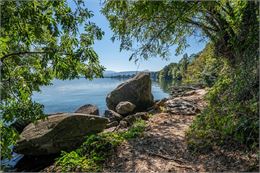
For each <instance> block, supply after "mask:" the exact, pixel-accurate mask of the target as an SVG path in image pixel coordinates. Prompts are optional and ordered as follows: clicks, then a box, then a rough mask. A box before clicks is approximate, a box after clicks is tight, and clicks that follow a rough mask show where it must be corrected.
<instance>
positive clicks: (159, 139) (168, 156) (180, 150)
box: [104, 90, 256, 172]
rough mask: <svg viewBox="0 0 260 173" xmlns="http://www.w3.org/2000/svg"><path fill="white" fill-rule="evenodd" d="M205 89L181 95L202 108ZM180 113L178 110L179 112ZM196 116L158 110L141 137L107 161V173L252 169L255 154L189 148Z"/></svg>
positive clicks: (120, 148)
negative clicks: (198, 151)
mask: <svg viewBox="0 0 260 173" xmlns="http://www.w3.org/2000/svg"><path fill="white" fill-rule="evenodd" d="M204 94H205V90H197V91H196V92H191V93H189V94H188V95H187V96H183V97H179V98H177V99H182V100H185V101H189V102H193V103H195V104H197V106H198V107H200V108H202V107H203V106H204V105H205V103H204V102H203V95H204ZM175 112H176V111H175ZM194 117H195V116H194V115H178V114H176V113H175V114H173V113H158V114H155V115H154V116H153V117H152V118H150V119H149V121H148V127H147V129H146V131H145V133H144V136H142V137H141V138H138V139H135V140H132V141H128V142H125V143H123V144H122V145H120V146H119V147H118V148H117V151H116V153H115V154H114V155H112V156H111V157H110V158H109V159H108V161H107V162H106V164H105V168H104V172H173V171H178V172H194V171H196V172H202V171H210V172H212V171H214V172H220V171H250V168H251V167H252V164H254V163H252V162H256V161H255V160H256V157H255V156H253V155H252V154H251V153H248V154H245V153H242V152H240V151H230V150H228V149H227V150H225V149H220V148H217V147H216V148H214V149H213V151H211V152H207V153H205V154H194V153H192V152H191V151H189V150H188V149H187V143H186V139H185V131H186V130H187V129H188V128H189V126H190V125H191V123H192V121H193V119H194Z"/></svg>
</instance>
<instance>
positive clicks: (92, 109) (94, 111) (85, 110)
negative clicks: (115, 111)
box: [75, 104, 99, 115]
mask: <svg viewBox="0 0 260 173" xmlns="http://www.w3.org/2000/svg"><path fill="white" fill-rule="evenodd" d="M75 113H82V114H90V115H99V110H98V108H97V106H95V105H91V104H86V105H84V106H81V107H80V108H78V109H77V110H76V111H75Z"/></svg>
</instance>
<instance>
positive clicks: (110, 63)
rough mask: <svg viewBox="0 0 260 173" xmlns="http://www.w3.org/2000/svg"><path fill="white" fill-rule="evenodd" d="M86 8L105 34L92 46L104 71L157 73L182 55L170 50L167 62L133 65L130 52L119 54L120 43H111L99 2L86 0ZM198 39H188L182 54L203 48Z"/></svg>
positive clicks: (158, 60) (143, 61)
mask: <svg viewBox="0 0 260 173" xmlns="http://www.w3.org/2000/svg"><path fill="white" fill-rule="evenodd" d="M68 1H71V0H68ZM85 4H86V7H87V8H88V9H89V10H90V11H92V12H93V13H94V17H92V18H91V19H90V21H92V22H95V23H96V25H97V26H99V27H100V28H101V29H102V31H104V32H105V35H104V37H103V39H102V40H100V41H99V40H97V41H96V42H95V44H94V50H95V51H96V52H97V54H98V56H99V59H100V63H101V65H103V66H104V67H105V68H106V70H111V71H116V72H120V71H142V70H149V71H159V70H161V69H162V68H163V67H164V66H165V65H168V64H170V63H172V62H178V61H179V60H180V59H181V58H182V56H183V54H181V55H179V56H175V49H174V48H171V55H170V57H169V58H168V60H162V59H161V58H160V57H155V58H150V59H148V60H142V61H141V62H140V63H139V65H138V64H135V63H134V61H129V57H130V55H131V52H127V51H122V52H120V50H119V47H120V42H119V41H115V42H112V41H111V37H112V36H113V32H112V30H111V29H110V27H109V22H108V20H107V19H106V17H105V16H104V15H103V14H102V13H101V12H100V9H101V8H102V5H101V4H100V1H99V0H88V1H86V3H85ZM70 5H71V3H70ZM198 40H199V39H198V38H195V37H191V38H189V39H188V43H189V44H190V47H188V48H187V49H186V50H185V51H184V53H187V54H188V55H191V54H193V53H198V52H199V51H201V50H202V49H203V48H204V47H205V44H206V43H205V42H199V41H198Z"/></svg>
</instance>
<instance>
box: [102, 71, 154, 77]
mask: <svg viewBox="0 0 260 173" xmlns="http://www.w3.org/2000/svg"><path fill="white" fill-rule="evenodd" d="M144 71H146V72H150V71H148V70H144ZM139 72H142V71H122V72H114V71H105V72H104V73H103V76H104V77H105V78H130V77H133V76H135V75H136V74H137V73H139ZM150 73H151V78H155V75H156V74H157V72H150Z"/></svg>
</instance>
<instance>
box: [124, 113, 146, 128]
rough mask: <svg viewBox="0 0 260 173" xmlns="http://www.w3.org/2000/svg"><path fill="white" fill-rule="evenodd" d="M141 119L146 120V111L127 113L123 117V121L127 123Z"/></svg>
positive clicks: (130, 123)
mask: <svg viewBox="0 0 260 173" xmlns="http://www.w3.org/2000/svg"><path fill="white" fill-rule="evenodd" d="M138 119H142V120H148V119H149V116H148V113H147V112H138V113H136V114H133V115H128V116H127V117H125V118H124V119H123V121H126V122H127V124H128V125H132V124H133V123H134V122H135V121H136V120H138Z"/></svg>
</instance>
